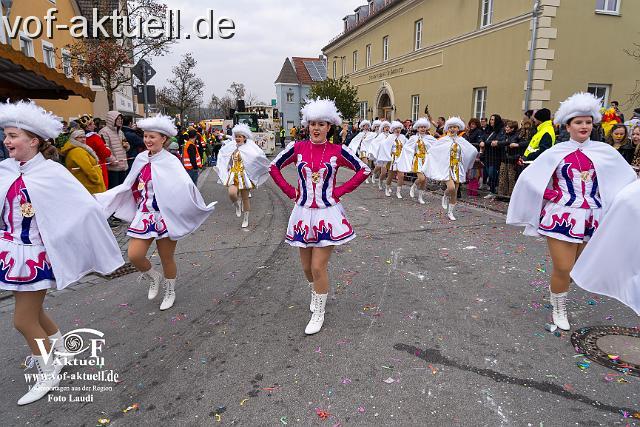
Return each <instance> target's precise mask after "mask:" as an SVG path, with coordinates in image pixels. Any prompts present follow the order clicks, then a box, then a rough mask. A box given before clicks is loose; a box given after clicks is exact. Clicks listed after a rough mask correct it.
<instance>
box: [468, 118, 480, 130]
mask: <svg viewBox="0 0 640 427" xmlns="http://www.w3.org/2000/svg"><path fill="white" fill-rule="evenodd" d="M471 124H474V125H476V128H479V127H480V120H478V119H476V118H475V117H473V118H471V119H469V123H467V127H471Z"/></svg>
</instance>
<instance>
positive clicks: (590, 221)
mask: <svg viewBox="0 0 640 427" xmlns="http://www.w3.org/2000/svg"><path fill="white" fill-rule="evenodd" d="M544 199H545V200H546V203H545V205H544V207H543V208H542V212H541V213H540V225H539V227H538V232H539V233H540V234H543V235H545V236H549V237H553V238H554V239H558V240H564V241H566V242H570V243H584V242H588V241H589V239H590V238H591V236H593V233H594V231H595V230H596V229H597V228H598V225H599V223H600V212H601V208H602V202H601V200H600V191H599V189H598V177H597V176H596V171H595V167H594V165H593V162H592V161H591V160H590V159H589V157H587V156H586V155H585V154H584V153H583V152H582V150H576V151H574V152H573V153H571V154H569V155H567V156H566V157H565V158H564V159H563V160H562V162H560V164H559V165H558V167H557V168H556V171H555V173H554V174H553V175H552V176H551V180H550V181H549V185H548V186H547V189H546V190H545V192H544Z"/></svg>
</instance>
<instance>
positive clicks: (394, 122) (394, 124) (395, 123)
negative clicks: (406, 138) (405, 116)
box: [389, 120, 404, 132]
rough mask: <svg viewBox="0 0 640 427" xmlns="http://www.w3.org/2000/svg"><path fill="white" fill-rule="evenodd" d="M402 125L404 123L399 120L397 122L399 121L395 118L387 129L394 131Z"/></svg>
mask: <svg viewBox="0 0 640 427" xmlns="http://www.w3.org/2000/svg"><path fill="white" fill-rule="evenodd" d="M403 127H404V125H403V124H402V123H400V122H399V121H397V120H394V121H393V122H392V123H391V126H389V131H391V132H393V131H394V130H396V129H402V128H403Z"/></svg>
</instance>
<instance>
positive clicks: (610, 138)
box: [605, 123, 629, 145]
mask: <svg viewBox="0 0 640 427" xmlns="http://www.w3.org/2000/svg"><path fill="white" fill-rule="evenodd" d="M618 129H624V138H623V139H622V144H623V145H624V144H626V143H627V141H625V140H626V139H628V138H629V131H628V130H627V126H625V125H623V124H621V123H618V124H615V125H613V127H612V128H611V132H609V136H607V140H606V141H605V142H606V143H607V144H609V145H613V144H614V141H613V133H614V132H615V131H617V130H618Z"/></svg>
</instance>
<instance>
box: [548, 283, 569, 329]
mask: <svg viewBox="0 0 640 427" xmlns="http://www.w3.org/2000/svg"><path fill="white" fill-rule="evenodd" d="M567 293H568V292H561V293H558V294H555V293H553V292H551V290H549V294H550V298H549V299H550V300H551V305H552V306H553V323H555V324H556V326H557V327H558V328H560V329H562V330H563V331H568V330H569V329H571V325H570V324H569V316H568V315H567Z"/></svg>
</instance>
